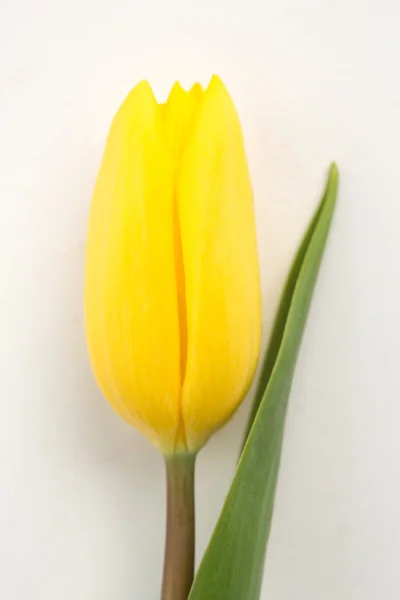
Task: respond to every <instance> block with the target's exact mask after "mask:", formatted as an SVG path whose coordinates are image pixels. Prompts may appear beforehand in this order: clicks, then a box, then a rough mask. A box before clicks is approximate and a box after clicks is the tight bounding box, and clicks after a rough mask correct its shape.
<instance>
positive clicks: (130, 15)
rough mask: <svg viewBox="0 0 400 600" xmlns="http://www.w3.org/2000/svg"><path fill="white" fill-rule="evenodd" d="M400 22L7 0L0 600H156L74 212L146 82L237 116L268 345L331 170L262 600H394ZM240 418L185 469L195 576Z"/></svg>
mask: <svg viewBox="0 0 400 600" xmlns="http://www.w3.org/2000/svg"><path fill="white" fill-rule="evenodd" d="M399 31H400V5H399V4H398V2H396V1H395V0H392V1H391V0H381V1H379V2H378V1H377V0H370V1H368V0H336V1H335V2H333V1H329V0H302V1H296V0H279V1H278V0H276V1H274V2H271V1H269V0H258V1H256V0H253V1H251V0H249V1H247V2H244V1H241V2H238V1H235V0H213V1H210V0H204V1H202V2H189V1H188V0H167V1H162V0H147V1H140V2H138V0H114V1H113V2H104V1H102V0H69V1H68V2H66V1H65V2H60V1H55V2H50V1H49V0H35V1H34V2H32V1H30V0H14V1H13V2H6V0H3V2H2V3H1V6H0V256H1V262H0V269H1V278H0V340H1V341H0V383H1V399H0V474H1V475H0V481H1V483H0V532H1V536H0V597H1V598H4V600H6V599H7V600H55V599H56V600H71V599H72V598H73V599H74V600H132V599H138V600H139V599H141V600H142V599H143V600H153V599H157V598H158V594H159V586H160V573H161V565H162V554H163V544H164V479H163V465H162V461H161V459H160V457H159V456H158V454H157V453H156V451H155V450H153V448H152V447H151V446H150V445H149V443H148V442H147V440H146V439H144V438H142V437H141V436H140V435H139V434H137V433H136V432H135V431H133V430H131V429H130V428H129V427H128V426H127V425H126V424H125V423H124V422H122V421H121V420H120V419H119V418H118V417H117V416H116V415H115V414H114V413H113V412H112V410H111V408H110V407H109V406H108V404H107V403H106V402H105V401H104V400H103V399H102V397H101V395H100V393H99V391H98V390H97V388H96V385H95V383H94V381H93V378H92V375H91V371H90V368H89V363H88V359H87V356H86V349H85V341H84V333H83V319H82V288H83V286H82V275H83V260H84V251H85V236H86V224H87V216H88V209H89V204H90V198H91V192H92V189H93V184H94V181H95V178H96V175H97V169H98V166H99V163H100V159H101V154H102V150H103V145H104V142H105V138H106V135H107V131H108V127H109V125H110V122H111V119H112V117H113V114H114V112H115V111H116V109H117V107H118V105H119V103H120V102H121V101H122V99H123V98H124V96H125V95H126V93H127V92H128V91H129V89H130V88H131V87H133V85H134V84H135V83H137V82H138V81H139V80H140V79H142V78H147V79H149V80H150V82H151V83H152V85H153V87H154V89H155V91H156V93H157V96H158V98H159V99H160V100H161V99H164V98H165V97H166V95H167V93H168V90H169V88H170V87H171V85H172V83H173V82H174V80H176V79H179V80H180V81H181V83H182V84H183V85H185V86H189V85H191V84H192V83H193V82H194V81H200V82H201V83H203V84H207V82H208V80H209V78H210V76H211V75H212V73H214V72H215V73H218V74H219V75H220V76H221V77H222V78H223V80H224V81H225V83H226V85H227V87H228V89H229V90H230V92H231V94H232V96H233V98H234V100H235V103H236V105H237V108H238V110H239V113H240V116H241V120H242V125H243V129H244V134H245V139H246V145H247V150H248V157H249V163H250V169H251V174H252V180H253V186H254V191H255V203H256V215H257V228H258V238H259V250H260V260H261V269H262V284H263V306H264V343H265V340H266V339H267V335H268V331H269V328H270V325H271V320H272V317H273V313H274V310H275V307H276V303H277V299H278V297H279V293H280V290H281V287H282V283H283V281H284V278H285V274H286V271H287V268H288V265H289V263H290V260H291V258H292V255H293V252H294V249H295V247H296V244H297V243H298V240H299V237H300V235H301V233H302V231H303V230H304V227H305V225H306V223H307V220H308V219H309V217H310V215H311V213H312V210H313V207H314V206H315V204H316V202H317V200H318V197H319V194H320V191H321V188H322V185H323V180H324V176H325V173H326V169H327V167H328V165H329V162H330V161H331V159H335V160H336V161H337V162H338V164H339V167H340V169H341V175H342V179H341V189H340V197H339V204H338V210H337V213H336V216H335V221H334V226H333V229H332V233H331V237H330V240H329V244H328V248H327V253H326V256H325V259H324V263H323V268H322V272H321V276H320V279H319V282H318V286H317V290H316V294H315V298H314V302H313V305H312V310H311V315H310V319H309V322H308V326H307V330H306V334H305V339H304V343H303V345H302V351H301V357H300V360H299V363H298V368H297V371H296V378H295V382H294V386H293V393H292V397H291V403H290V410H289V416H288V422H287V428H286V438H285V444H284V454H283V462H282V469H281V476H280V481H279V489H278V495H277V508H276V512H275V518H274V524H273V529H272V534H271V540H270V545H269V549H268V555H267V564H266V570H265V578H264V587H263V596H262V597H263V599H264V600H268V599H271V600H272V599H273V600H339V599H340V600H378V599H379V600H386V599H388V600H392V599H393V598H399V597H400V570H399V556H400V473H399V464H400V435H399V429H400V384H399V381H400V379H399V362H400V351H399V338H400V308H399V307H400V283H399V282H400V266H399V265H400V235H399V231H400V193H399V189H400V168H399V162H400V151H399V139H400V76H399V60H400V35H399ZM248 408H249V400H248V401H247V402H246V403H245V404H244V405H243V407H242V408H241V409H240V411H239V412H238V413H237V415H236V416H235V418H234V419H233V421H232V422H231V423H230V424H229V425H228V426H227V427H226V428H225V429H224V430H223V431H221V432H220V433H219V434H218V435H216V436H215V437H214V438H213V440H212V441H211V443H210V444H209V445H208V446H207V448H206V449H205V450H204V451H203V452H202V453H201V455H200V459H199V463H198V483H197V497H198V539H197V550H198V556H201V554H202V552H203V551H204V548H205V546H206V544H207V540H208V539H209V536H210V534H211V532H212V529H213V526H214V523H215V520H216V518H217V515H218V513H219V511H220V508H221V504H222V501H223V498H224V496H225V494H226V491H227V488H228V485H229V481H230V479H231V477H232V473H233V469H234V463H235V459H236V453H237V449H238V445H239V440H240V437H241V432H242V429H243V426H244V423H245V419H246V414H247V411H248Z"/></svg>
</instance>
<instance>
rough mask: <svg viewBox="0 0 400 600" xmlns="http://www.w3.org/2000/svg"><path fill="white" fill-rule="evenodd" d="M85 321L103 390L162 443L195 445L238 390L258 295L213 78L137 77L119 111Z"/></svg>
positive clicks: (256, 329) (228, 409)
mask: <svg viewBox="0 0 400 600" xmlns="http://www.w3.org/2000/svg"><path fill="white" fill-rule="evenodd" d="M85 322H86V338H87V344H88V349H89V355H90V360H91V364H92V368H93V371H94V375H95V377H96V380H97V382H98V384H99V386H100V388H101V390H102V392H103V394H104V396H105V397H106V398H107V400H108V401H109V402H110V403H111V405H112V406H113V407H114V409H115V410H116V411H117V413H119V414H120V415H121V416H122V417H123V418H124V419H125V420H126V421H128V423H130V424H132V425H133V426H134V427H136V428H137V429H139V430H140V431H141V432H143V433H144V434H145V435H146V436H147V437H148V438H149V439H150V440H151V441H152V442H153V443H154V444H155V445H156V446H157V447H158V448H159V449H160V450H161V451H162V452H163V453H164V454H166V455H171V454H174V453H175V454H176V453H182V452H189V453H195V452H197V450H199V448H201V446H202V445H203V444H204V443H205V442H206V441H207V439H208V438H209V436H210V435H211V434H212V433H213V432H214V431H215V430H216V429H218V428H219V427H220V426H221V425H222V424H223V423H225V422H226V421H227V419H229V417H230V416H231V415H232V413H233V412H234V411H235V409H236V408H237V407H238V405H239V403H240V402H241V401H242V399H243V398H244V396H245V395H246V392H247V391H248V389H249V386H250V383H251V381H252V378H253V375H254V372H255V369H256V364H257V360H258V356H259V348H260V335H261V301H260V282H259V268H258V256H257V243H256V231H255V222H254V211H253V196H252V189H251V184H250V179H249V172H248V166H247V161H246V155H245V149H244V144H243V136H242V131H241V127H240V123H239V119H238V116H237V113H236V110H235V107H234V105H233V102H232V100H231V98H230V96H229V94H228V92H227V90H226V88H225V86H224V85H223V83H222V81H221V80H220V79H219V78H218V77H216V76H214V77H213V78H212V80H211V82H210V84H209V86H208V87H207V89H206V90H204V91H203V89H202V88H201V86H200V85H199V84H196V85H195V86H194V87H193V88H192V89H191V90H190V92H186V91H184V90H183V89H182V88H181V86H180V85H179V84H178V83H176V84H175V85H174V86H173V88H172V91H171V93H170V95H169V98H168V101H167V102H166V103H165V104H159V103H157V101H156V99H155V97H154V94H153V92H152V90H151V87H150V85H149V84H148V83H147V82H146V81H143V82H141V83H139V84H138V85H137V86H136V87H135V88H134V89H133V90H132V91H131V92H130V94H129V95H128V97H127V98H126V100H125V101H124V102H123V104H122V106H121V107H120V109H119V110H118V112H117V114H116V116H115V118H114V121H113V123H112V126H111V131H110V133H109V136H108V140H107V144H106V148H105V152H104V156H103V161H102V164H101V168H100V173H99V176H98V180H97V184H96V187H95V191H94V195H93V201H92V205H91V211H90V218H89V231H88V242H87V256H86V269H85Z"/></svg>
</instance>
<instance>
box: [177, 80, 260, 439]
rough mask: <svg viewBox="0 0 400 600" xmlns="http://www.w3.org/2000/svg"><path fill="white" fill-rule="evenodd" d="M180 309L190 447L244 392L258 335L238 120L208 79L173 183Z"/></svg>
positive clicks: (249, 203) (249, 201) (253, 248)
mask: <svg viewBox="0 0 400 600" xmlns="http://www.w3.org/2000/svg"><path fill="white" fill-rule="evenodd" d="M177 200H178V216H179V226H180V233H181V243H182V254H183V268H184V276H185V291H186V312H187V360H186V371H185V379H184V383H183V389H182V399H181V402H182V416H183V423H184V429H185V434H186V442H187V445H188V447H189V449H191V450H196V449H198V448H199V447H200V446H201V445H202V444H203V443H204V442H205V441H206V439H207V438H208V437H209V435H211V433H212V432H213V431H214V430H215V429H216V428H217V427H219V426H220V425H222V424H223V423H224V422H225V421H226V420H227V419H228V418H229V416H230V415H231V414H232V413H233V411H234V410H235V409H236V408H237V406H238V404H239V402H240V401H241V400H242V399H243V397H244V395H245V394H246V392H247V390H248V388H249V386H250V383H251V380H252V378H253V375H254V371H255V368H256V364H257V360H258V356H259V348H260V336H261V298H260V281H259V268H258V257H257V243H256V231H255V222H254V211H253V197H252V190H251V184H250V179H249V172H248V167H247V161H246V155H245V150H244V143H243V137H242V132H241V127H240V123H239V119H238V116H237V113H236V110H235V107H234V105H233V103H232V100H231V98H230V96H229V94H228V92H227V91H226V89H225V87H224V85H223V84H222V82H221V81H220V80H219V79H218V78H217V77H214V78H213V79H212V81H211V83H210V85H209V87H208V88H207V90H206V91H205V93H204V98H203V102H202V106H201V109H200V114H199V115H198V119H197V121H196V124H195V127H194V130H193V132H192V135H191V138H190V142H189V143H188V145H187V146H186V149H185V153H184V155H183V157H182V163H181V165H180V172H179V177H178V181H177Z"/></svg>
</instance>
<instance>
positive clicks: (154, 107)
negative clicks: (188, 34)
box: [85, 82, 180, 452]
mask: <svg viewBox="0 0 400 600" xmlns="http://www.w3.org/2000/svg"><path fill="white" fill-rule="evenodd" d="M175 169H176V165H175V162H174V161H173V160H172V158H171V156H170V152H169V151H168V148H167V144H166V139H165V131H164V124H163V120H162V111H161V108H160V106H159V105H158V104H157V102H156V100H155V98H154V95H153V92H152V90H151V88H150V86H149V84H148V83H147V82H142V83H140V84H139V85H138V86H136V88H134V90H133V91H132V92H131V93H130V94H129V96H128V97H127V99H126V100H125V102H124V103H123V104H122V106H121V108H120V109H119V111H118V113H117V115H116V117H115V119H114V122H113V124H112V127H111V131H110V134H109V138H108V140H107V145H106V149H105V153H104V157H103V162H102V165H101V169H100V173H99V177H98V181H97V185H96V188H95V192H94V196H93V201H92V207H91V212H90V219H89V233H88V244H87V258H86V268H85V321H86V335H87V342H88V348H89V354H90V359H91V363H92V367H93V370H94V373H95V376H96V379H97V381H98V383H99V385H100V387H101V389H102V391H103V393H104V395H105V396H106V398H107V399H108V400H109V401H110V403H111V404H112V405H113V407H114V408H115V410H116V411H117V412H118V413H119V414H120V415H121V416H122V417H124V418H125V419H126V420H127V421H128V422H130V423H131V424H133V425H134V426H136V427H137V428H138V429H140V430H141V431H142V432H143V433H145V434H146V435H147V436H148V437H150V438H151V439H152V441H153V442H154V443H155V444H156V445H158V446H160V447H161V448H162V449H163V450H164V451H167V452H169V451H172V449H173V447H174V445H175V437H176V434H177V430H178V426H179V421H180V366H179V364H180V349H179V344H180V342H179V322H178V310H177V290H176V281H175V262H174V260H175V259H174V229H173V228H174V225H173V222H174V221H173V200H174V178H175Z"/></svg>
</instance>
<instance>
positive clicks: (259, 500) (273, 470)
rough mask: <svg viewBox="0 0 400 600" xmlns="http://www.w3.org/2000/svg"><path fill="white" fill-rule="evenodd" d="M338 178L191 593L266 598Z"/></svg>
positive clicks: (296, 269)
mask: <svg viewBox="0 0 400 600" xmlns="http://www.w3.org/2000/svg"><path fill="white" fill-rule="evenodd" d="M338 178H339V174H338V170H337V167H336V165H335V164H332V165H331V168H330V172H329V178H328V182H327V185H326V189H325V192H324V195H323V198H322V200H321V203H320V205H319V207H318V209H317V211H316V213H315V215H314V218H313V219H312V221H311V224H310V226H309V228H308V231H307V233H306V235H305V236H304V239H303V241H302V243H301V245H300V248H299V250H298V252H297V255H296V257H295V260H294V263H293V266H292V268H291V271H290V274H289V277H288V280H287V283H286V286H285V289H284V292H283V296H282V299H281V303H280V307H279V309H278V313H277V317H276V322H275V325H274V328H273V333H272V336H271V341H270V345H269V348H268V350H267V353H266V357H265V362H264V365H263V369H262V373H261V378H260V384H259V387H258V391H257V394H256V400H255V404H254V409H253V411H252V414H251V417H250V421H249V428H248V437H247V440H246V442H245V446H244V449H243V452H242V455H241V457H240V460H239V464H238V467H237V470H236V474H235V477H234V479H233V482H232V485H231V487H230V490H229V492H228V495H227V497H226V500H225V504H224V507H223V509H222V512H221V515H220V517H219V520H218V522H217V525H216V527H215V530H214V533H213V535H212V538H211V540H210V543H209V545H208V547H207V550H206V552H205V554H204V556H203V560H202V562H201V564H200V567H199V570H198V572H197V575H196V578H195V580H194V583H193V587H192V590H191V593H190V596H189V600H257V599H258V598H259V595H260V588H261V583H262V573H263V568H264V558H265V550H266V545H267V541H268V537H269V532H270V528H271V520H272V513H273V507H274V497H275V489H276V483H277V477H278V470H279V463H280V456H281V449H282V439H283V433H284V425H285V417H286V409H287V404H288V398H289V392H290V388H291V383H292V378H293V374H294V369H295V364H296V359H297V355H298V351H299V347H300V342H301V339H302V334H303V330H304V326H305V323H306V319H307V314H308V310H309V307H310V302H311V298H312V294H313V290H314V287H315V282H316V279H317V275H318V270H319V266H320V263H321V259H322V255H323V251H324V248H325V243H326V239H327V236H328V231H329V227H330V224H331V220H332V215H333V210H334V206H335V201H336V195H337V188H338Z"/></svg>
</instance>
